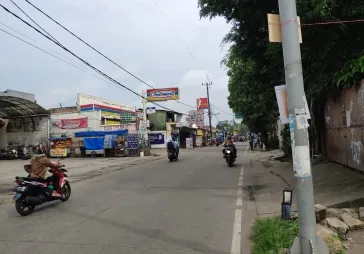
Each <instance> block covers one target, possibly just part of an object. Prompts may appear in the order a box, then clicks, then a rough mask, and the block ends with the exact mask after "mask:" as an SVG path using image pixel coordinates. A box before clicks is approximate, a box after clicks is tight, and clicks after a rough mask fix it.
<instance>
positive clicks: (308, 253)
mask: <svg viewBox="0 0 364 254" xmlns="http://www.w3.org/2000/svg"><path fill="white" fill-rule="evenodd" d="M278 2H279V12H280V21H281V33H282V46H283V57H284V69H285V76H286V83H287V94H288V112H289V125H290V133H291V144H292V158H293V173H294V178H295V190H296V197H297V208H298V221H299V237H297V238H296V239H295V241H294V243H293V246H292V248H291V252H290V253H292V254H312V253H320V254H326V253H327V254H328V253H329V250H328V248H327V246H326V244H325V243H324V242H323V241H322V240H321V239H320V238H319V237H317V235H316V216H315V203H314V196H313V183H312V174H311V160H310V146H309V139H308V127H309V125H308V122H307V119H308V116H309V112H307V109H308V107H307V102H306V96H305V91H304V85H303V73H302V60H301V50H300V42H299V34H298V22H297V10H296V0H278Z"/></svg>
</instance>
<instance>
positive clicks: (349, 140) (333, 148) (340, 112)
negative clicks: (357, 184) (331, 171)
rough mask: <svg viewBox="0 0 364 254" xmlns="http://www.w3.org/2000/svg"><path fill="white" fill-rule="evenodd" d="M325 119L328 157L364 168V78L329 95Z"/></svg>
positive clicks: (353, 166)
mask: <svg viewBox="0 0 364 254" xmlns="http://www.w3.org/2000/svg"><path fill="white" fill-rule="evenodd" d="M325 122H326V125H325V126H326V152H327V156H328V159H330V160H332V161H335V162H338V163H340V164H343V165H347V166H349V167H351V168H355V169H359V170H362V171H364V164H363V162H364V150H363V144H364V81H362V82H361V83H360V84H359V85H356V86H354V87H352V88H349V89H345V90H342V91H341V92H340V93H339V94H337V95H335V96H332V97H331V98H328V100H327V102H326V105H325Z"/></svg>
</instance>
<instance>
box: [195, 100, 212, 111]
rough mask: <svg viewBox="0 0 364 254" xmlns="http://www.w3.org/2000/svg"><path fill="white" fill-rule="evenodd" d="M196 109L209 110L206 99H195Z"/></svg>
mask: <svg viewBox="0 0 364 254" xmlns="http://www.w3.org/2000/svg"><path fill="white" fill-rule="evenodd" d="M196 104H197V109H208V108H209V102H208V100H207V98H199V99H196Z"/></svg>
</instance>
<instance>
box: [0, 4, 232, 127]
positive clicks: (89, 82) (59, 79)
mask: <svg viewBox="0 0 364 254" xmlns="http://www.w3.org/2000/svg"><path fill="white" fill-rule="evenodd" d="M155 1H156V2H157V4H158V5H159V6H160V7H161V9H162V10H163V12H164V13H165V15H166V16H167V18H168V20H169V21H168V20H166V18H165V17H164V16H163V14H162V13H161V12H160V11H159V9H158V8H157V6H156V5H155V4H154V2H153V0H108V1H105V0H52V1H45V0H31V2H32V3H34V4H35V5H37V6H38V7H39V8H40V9H42V10H43V11H45V12H46V13H47V14H49V15H50V16H52V17H53V18H54V19H55V20H57V21H59V22H60V23H61V24H63V25H64V26H65V27H67V28H69V29H70V30H71V31H73V32H74V33H75V34H77V35H78V36H79V37H81V38H83V39H84V40H85V41H86V42H88V43H89V44H91V45H93V46H94V47H95V48H96V49H98V50H99V51H101V52H102V53H104V54H105V55H106V56H108V57H109V58H111V59H112V60H114V61H115V62H116V63H118V64H119V65H121V66H122V67H124V68H125V69H127V70H128V71H130V72H132V73H133V74H135V75H136V76H138V77H139V78H141V79H142V80H144V81H146V82H147V83H148V84H150V85H152V86H154V87H156V88H163V87H175V86H178V87H179V88H180V94H181V97H180V100H181V101H182V102H184V103H187V104H190V105H193V106H194V105H195V104H196V98H199V97H205V96H206V89H205V87H203V86H202V85H201V83H202V82H206V81H207V80H206V74H207V73H208V74H209V78H210V80H211V81H212V82H213V85H212V87H211V91H210V96H211V103H212V104H213V105H215V106H216V107H217V108H219V109H221V110H223V111H225V112H228V113H231V110H230V109H229V106H228V104H227V96H228V89H227V82H228V78H227V76H226V69H225V68H224V67H221V65H220V61H221V60H222V58H223V56H224V55H225V53H226V49H227V48H224V49H222V48H220V43H221V40H222V38H223V36H224V35H225V34H226V33H227V32H228V31H229V28H230V25H228V24H226V22H225V21H224V20H223V19H218V18H217V19H214V20H212V21H209V20H205V19H203V20H200V18H199V15H198V8H197V0H183V1H179V0H155ZM14 2H15V3H17V4H18V5H19V6H20V7H21V8H22V9H23V10H24V11H25V12H26V13H27V14H28V15H29V16H30V17H31V18H33V19H34V20H35V21H36V22H38V23H39V24H40V25H41V26H42V27H43V28H44V29H45V30H46V31H48V32H49V33H50V34H51V35H52V36H54V37H55V38H56V39H57V40H58V41H59V42H60V43H62V44H63V45H64V46H65V47H67V48H69V49H70V50H71V51H73V52H74V53H76V54H77V55H79V56H80V57H82V58H84V59H85V60H86V61H88V62H89V63H90V64H92V65H94V66H95V67H97V68H99V69H101V70H102V71H103V72H105V73H106V74H108V75H109V76H111V77H112V78H114V79H116V80H118V81H119V82H120V83H122V84H124V85H125V86H127V87H129V88H131V89H133V90H135V91H136V92H138V93H140V94H141V92H142V89H146V86H145V85H143V84H142V83H141V82H139V81H138V80H135V79H134V78H133V77H131V76H129V75H128V74H127V73H125V72H124V71H122V70H121V69H120V68H118V67H117V66H115V65H113V64H112V63H110V62H108V61H107V60H106V59H104V58H103V57H102V56H100V55H98V54H97V53H96V52H94V51H93V50H92V49H90V48H88V47H87V46H86V45H84V44H82V43H81V42H79V41H78V40H77V39H75V38H74V37H73V36H72V35H70V34H68V33H67V32H66V31H64V30H63V29H62V28H60V27H58V26H57V25H56V24H54V23H53V22H52V21H51V20H49V19H47V18H46V17H45V16H43V15H42V14H41V13H39V12H38V11H37V10H35V9H34V8H33V7H31V6H30V5H28V4H27V3H26V2H25V1H24V0H14ZM1 3H2V4H3V5H4V6H6V7H7V8H8V9H10V10H11V11H13V12H15V13H16V14H18V15H19V16H20V17H22V18H24V19H25V20H27V21H29V19H27V17H26V16H25V15H24V14H22V13H21V12H20V11H19V9H17V8H16V7H15V6H14V5H13V4H12V3H11V2H10V0H2V1H1ZM0 22H2V23H4V24H5V25H7V26H10V27H11V28H13V29H15V30H17V31H18V32H21V33H23V34H24V35H26V36H28V37H30V38H31V39H33V40H34V41H36V43H35V42H34V41H30V40H29V39H27V38H24V37H23V36H22V35H19V34H17V33H16V32H14V31H12V30H10V29H9V28H7V27H5V26H3V25H2V24H0V28H1V29H4V30H7V31H9V32H11V33H13V34H15V35H17V36H19V37H21V38H23V39H25V40H28V41H30V42H32V43H33V44H36V45H37V46H39V47H41V48H43V49H45V50H47V51H49V52H51V53H52V54H58V55H61V57H62V58H63V59H65V60H66V61H68V62H72V63H73V64H76V65H77V66H80V67H81V68H83V69H87V67H86V66H84V65H83V64H82V63H80V61H78V60H77V59H76V58H74V57H73V56H71V55H70V54H68V53H67V52H65V51H63V50H62V49H60V48H59V47H57V46H56V45H55V44H53V43H52V42H49V41H48V40H47V39H46V38H44V37H43V36H41V35H39V34H38V33H37V32H36V31H34V30H32V29H31V28H29V27H28V26H26V25H25V24H23V23H22V22H21V21H19V20H17V19H16V18H14V17H13V16H11V15H10V14H8V13H7V12H5V11H4V10H3V9H0ZM170 24H172V25H173V26H174V28H175V29H176V30H177V31H178V33H179V34H180V36H181V38H182V39H183V41H184V42H185V44H186V45H187V46H188V48H189V50H188V49H187V48H186V47H185V45H184V44H183V42H182V41H181V40H180V39H179V37H178V36H177V35H176V33H175V32H174V30H173V28H172V27H171V25H170ZM40 44H43V45H40ZM0 51H1V53H0V68H1V70H0V89H1V90H2V91H3V90H6V89H13V90H18V91H23V92H29V93H34V94H35V95H36V99H37V101H38V103H39V104H41V105H42V106H44V107H46V108H49V107H56V106H57V105H59V103H62V105H64V106H71V105H75V102H76V95H77V93H85V94H90V95H94V96H98V97H102V98H105V99H109V100H112V101H115V102H120V103H123V104H129V105H134V106H137V107H140V106H141V99H140V98H138V97H137V96H136V95H133V94H132V93H130V92H129V91H127V90H125V89H123V88H119V87H118V86H117V85H115V84H113V85H112V84H108V83H106V82H104V81H102V80H100V79H97V78H95V77H94V76H92V75H90V74H88V73H85V72H83V71H82V70H79V69H77V68H75V67H74V66H71V65H69V64H67V63H64V62H62V61H60V60H58V59H56V58H54V57H52V56H49V55H47V54H45V53H43V52H41V51H39V50H37V49H35V48H33V47H31V46H29V45H27V44H25V43H24V42H21V41H19V40H17V39H15V38H12V37H11V36H9V35H7V34H5V33H3V32H2V31H0ZM191 53H192V55H191ZM88 71H89V72H92V71H91V70H90V69H88ZM163 105H164V106H166V107H168V108H170V109H173V110H176V111H179V112H182V113H187V112H188V111H189V110H190V109H191V108H189V107H186V106H183V105H181V104H178V103H177V102H175V101H170V102H164V103H163ZM150 106H151V105H150ZM215 112H216V113H220V114H219V115H217V117H218V119H219V120H231V119H232V116H231V115H228V114H225V113H224V112H221V111H218V110H216V109H215ZM216 121H217V120H216V118H215V117H214V121H213V122H214V123H216Z"/></svg>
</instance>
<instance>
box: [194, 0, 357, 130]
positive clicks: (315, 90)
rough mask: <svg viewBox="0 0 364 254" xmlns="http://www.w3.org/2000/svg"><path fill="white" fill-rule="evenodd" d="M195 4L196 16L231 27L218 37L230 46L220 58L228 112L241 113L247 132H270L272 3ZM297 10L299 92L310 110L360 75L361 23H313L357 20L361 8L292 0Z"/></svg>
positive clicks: (276, 79) (277, 69)
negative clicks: (224, 70)
mask: <svg viewBox="0 0 364 254" xmlns="http://www.w3.org/2000/svg"><path fill="white" fill-rule="evenodd" d="M198 5H199V8H200V16H201V17H203V18H210V19H212V18H215V17H224V18H225V19H226V21H227V22H229V23H230V24H231V25H232V28H231V30H230V31H229V33H228V34H227V35H226V36H225V37H224V38H223V43H225V44H229V45H230V48H229V50H228V54H227V55H226V56H225V58H224V59H223V63H224V64H225V65H226V66H227V68H228V72H227V74H228V76H229V84H228V88H229V97H228V101H229V105H230V107H231V108H232V109H233V110H234V111H236V112H242V113H243V115H244V122H245V123H246V124H247V125H248V126H249V128H250V129H254V130H257V131H262V130H264V129H269V128H271V126H273V125H275V123H276V120H277V117H278V112H277V111H278V107H277V103H276V98H275V93H274V86H277V85H281V84H284V83H285V78H284V65H283V54H282V48H281V44H278V43H269V41H268V24H267V13H279V9H278V1H266V0H199V1H198ZM297 9H298V15H299V16H300V18H301V23H302V24H303V25H302V27H301V29H302V35H303V43H302V44H301V52H302V63H303V73H304V81H305V90H306V94H307V97H308V99H309V101H310V102H312V103H310V104H311V106H312V108H311V110H312V111H315V110H316V109H318V108H320V107H321V108H322V103H323V102H324V100H323V99H324V98H325V96H326V94H327V93H328V92H332V91H334V90H335V89H337V88H338V89H340V88H342V87H346V86H348V85H351V84H353V81H354V80H355V79H357V78H358V75H359V76H360V74H359V73H363V72H364V57H362V52H363V46H362V43H361V42H362V41H364V23H360V22H357V23H345V24H317V23H325V22H328V21H342V20H357V19H363V18H364V5H363V4H362V2H361V0H360V1H359V0H351V1H347V0H297ZM314 23H315V24H316V25H310V24H314ZM313 116H314V117H316V116H315V112H313Z"/></svg>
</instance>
